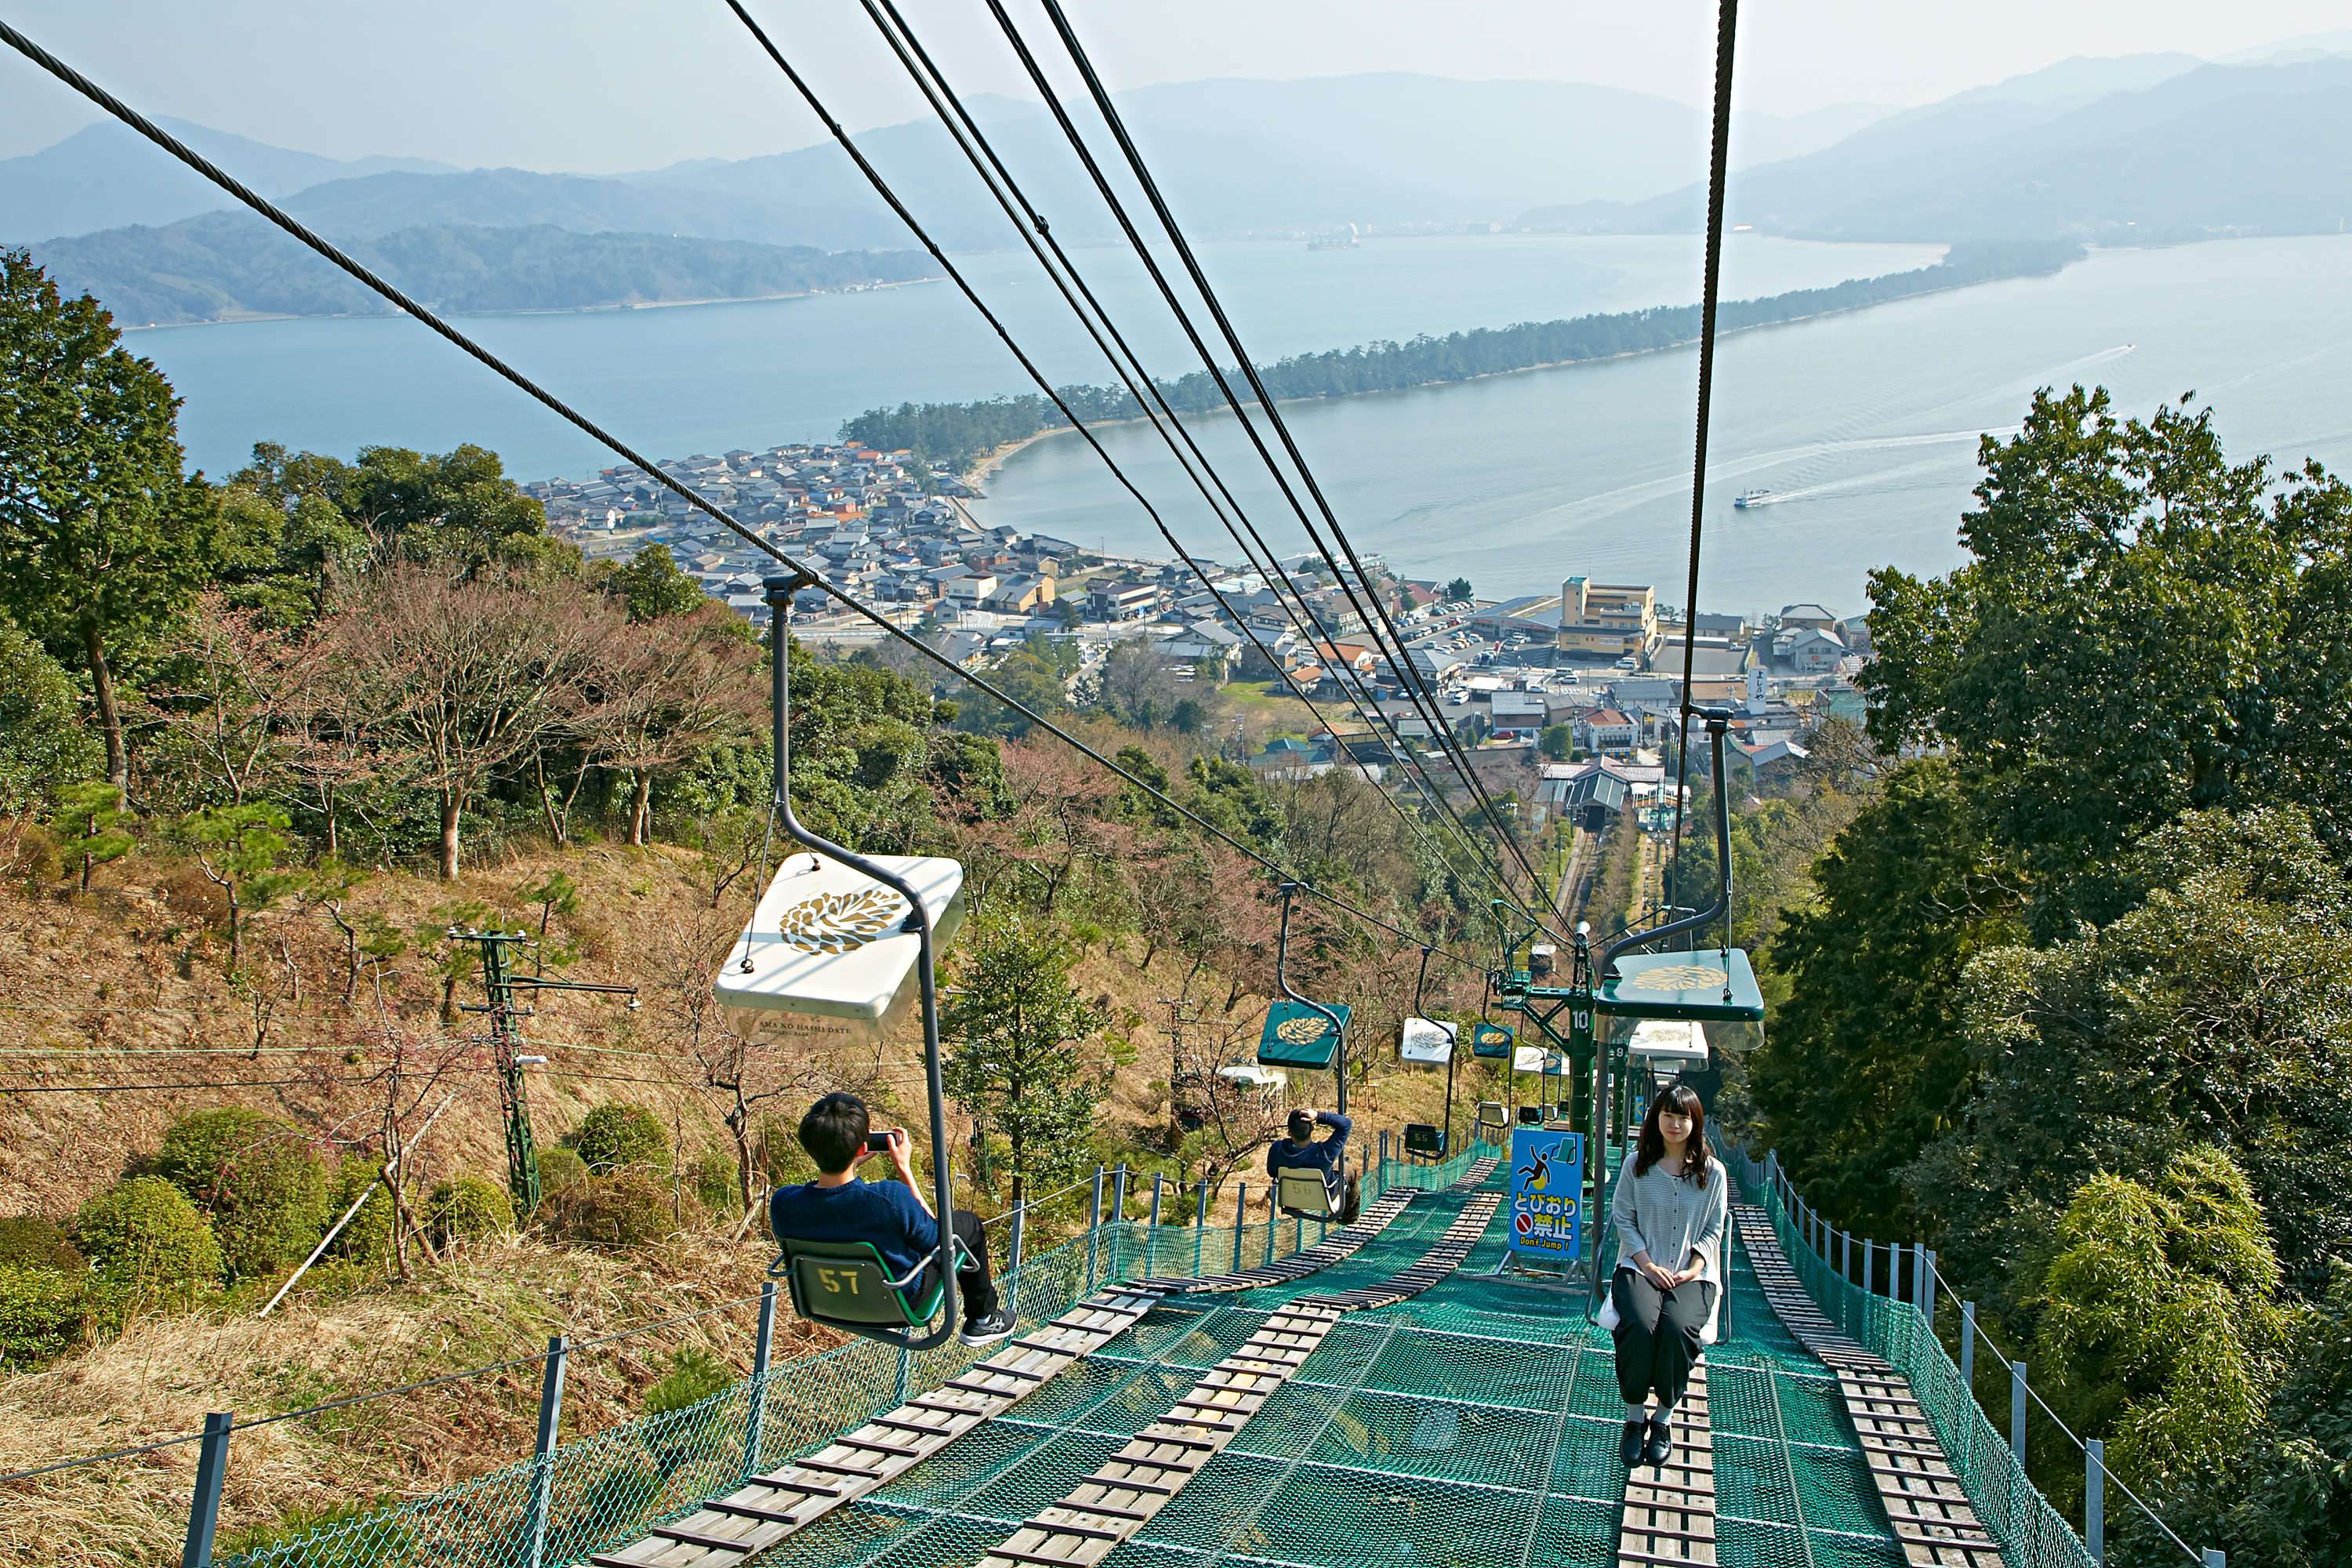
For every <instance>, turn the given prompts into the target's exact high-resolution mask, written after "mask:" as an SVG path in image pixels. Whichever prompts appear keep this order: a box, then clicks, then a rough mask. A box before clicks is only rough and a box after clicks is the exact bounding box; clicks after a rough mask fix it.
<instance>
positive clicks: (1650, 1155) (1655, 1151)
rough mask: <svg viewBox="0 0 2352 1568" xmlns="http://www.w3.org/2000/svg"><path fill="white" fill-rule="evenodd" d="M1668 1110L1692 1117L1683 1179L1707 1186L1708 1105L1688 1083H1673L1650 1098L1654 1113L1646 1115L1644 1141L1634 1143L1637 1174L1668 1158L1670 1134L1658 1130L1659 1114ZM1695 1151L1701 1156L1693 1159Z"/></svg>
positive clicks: (1697, 1185) (1696, 1184)
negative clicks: (1702, 1101) (1691, 1156)
mask: <svg viewBox="0 0 2352 1568" xmlns="http://www.w3.org/2000/svg"><path fill="white" fill-rule="evenodd" d="M1664 1110H1674V1111H1678V1112H1680V1113H1681V1114H1683V1115H1685V1116H1687V1117H1689V1118H1690V1119H1691V1130H1690V1142H1688V1143H1687V1144H1685V1145H1684V1148H1685V1158H1684V1160H1683V1180H1684V1181H1685V1182H1688V1183H1690V1184H1691V1185H1693V1186H1695V1187H1703V1186H1705V1185H1706V1106H1704V1105H1702V1104H1700V1103H1699V1098H1698V1091H1697V1090H1696V1089H1693V1088H1691V1086H1690V1085H1688V1084H1686V1083H1670V1084H1668V1085H1666V1087H1665V1088H1664V1089H1660V1090H1658V1098H1657V1099H1655V1100H1652V1101H1650V1113H1649V1114H1648V1115H1647V1116H1644V1117H1643V1118H1642V1140H1641V1142H1639V1143H1638V1144H1636V1145H1635V1146H1634V1152H1633V1173H1634V1174H1635V1175H1637V1176H1638V1175H1641V1174H1642V1173H1643V1172H1645V1171H1647V1170H1648V1169H1649V1168H1650V1167H1651V1166H1653V1165H1654V1164H1656V1163H1658V1162H1659V1161H1661V1160H1663V1159H1664V1158H1665V1157H1666V1135H1665V1134H1664V1133H1663V1132H1661V1131H1658V1114H1659V1112H1661V1111H1664ZM1693 1154H1695V1155H1696V1156H1697V1158H1696V1159H1691V1158H1689V1156H1690V1155H1693Z"/></svg>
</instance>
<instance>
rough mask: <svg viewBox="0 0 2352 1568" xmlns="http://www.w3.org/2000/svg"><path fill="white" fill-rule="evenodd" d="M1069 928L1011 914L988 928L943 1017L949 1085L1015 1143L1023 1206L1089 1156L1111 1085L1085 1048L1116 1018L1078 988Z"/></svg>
mask: <svg viewBox="0 0 2352 1568" xmlns="http://www.w3.org/2000/svg"><path fill="white" fill-rule="evenodd" d="M1070 959H1071V953H1070V948H1069V943H1068V941H1067V939H1066V937H1065V936H1064V935H1063V933H1062V931H1060V929H1059V928H1058V927H1056V926H1055V925H1053V924H1052V923H1050V922H1048V921H1042V920H1036V919H1031V918H1026V917H1021V916H1012V917H1006V918H1002V919H998V920H994V921H989V922H988V923H986V924H985V925H983V926H982V928H981V930H980V931H978V932H976V933H975V934H974V935H973V937H972V938H971V939H969V945H968V946H967V947H966V948H965V949H964V951H963V952H962V953H961V955H960V956H959V957H958V958H957V960H956V963H955V986H956V990H955V994H953V995H951V996H950V997H948V998H947V1003H946V1005H945V1006H944V1007H943V1008H942V1009H941V1012H940V1039H941V1040H942V1042H944V1043H945V1044H946V1045H947V1046H948V1047H949V1048H950V1051H951V1053H952V1054H951V1056H950V1060H949V1061H948V1064H947V1075H946V1081H947V1090H948V1093H949V1094H950V1095H952V1096H953V1097H954V1098H955V1100H956V1102H957V1103H958V1104H960V1105H961V1106H962V1107H963V1108H964V1109H965V1110H968V1111H970V1112H971V1115H972V1117H973V1118H974V1120H975V1121H977V1122H978V1123H979V1125H980V1129H981V1134H982V1137H983V1138H984V1137H986V1136H988V1135H989V1134H991V1133H996V1134H1001V1135H1002V1136H1003V1138H1004V1140H1005V1142H1007V1144H1009V1145H1010V1153H1009V1155H1008V1156H1007V1158H1006V1160H1005V1162H1004V1165H1003V1169H1005V1170H1006V1171H1008V1172H1010V1173H1011V1174H1012V1177H1013V1191H1012V1199H1011V1201H1013V1203H1019V1202H1021V1201H1022V1199H1023V1198H1024V1196H1025V1195H1026V1194H1028V1193H1029V1192H1030V1191H1031V1190H1032V1189H1033V1187H1034V1185H1037V1184H1044V1185H1047V1186H1052V1185H1056V1184H1059V1183H1060V1182H1062V1181H1064V1180H1066V1178H1068V1177H1070V1176H1071V1175H1073V1174H1075V1173H1076V1172H1077V1171H1078V1169H1079V1168H1080V1167H1081V1166H1083V1165H1084V1164H1085V1163H1086V1161H1087V1138H1088V1135H1089V1133H1090V1132H1091V1131H1092V1128H1093V1123H1094V1116H1095V1108H1096V1107H1097V1105H1099V1104H1100V1103H1101V1101H1102V1096H1103V1091H1104V1089H1105V1088H1106V1087H1107V1086H1106V1084H1105V1083H1104V1081H1103V1079H1100V1078H1098V1077H1097V1076H1096V1075H1095V1074H1093V1073H1092V1072H1091V1071H1090V1070H1089V1069H1088V1068H1087V1063H1086V1061H1085V1059H1084V1058H1083V1057H1082V1056H1081V1055H1080V1053H1079V1050H1078V1048H1077V1047H1079V1045H1080V1044H1081V1043H1082V1042H1083V1041H1085V1040H1086V1038H1087V1037H1088V1036H1090V1035H1093V1034H1095V1033H1097V1031H1099V1030H1100V1029H1101V1028H1102V1027H1103V1026H1104V1025H1105V1024H1106V1023H1107V1022H1108V1016H1106V1015H1105V1014H1103V1013H1102V1012H1101V1011H1099V1010H1098V1009H1097V1008H1095V1007H1092V1006H1090V1005H1087V1002H1086V1001H1085V1000H1084V999H1083V998H1082V997H1081V996H1080V995H1079V994H1078V992H1077V989H1076V987H1075V986H1073V985H1072V984H1070Z"/></svg>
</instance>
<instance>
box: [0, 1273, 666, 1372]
mask: <svg viewBox="0 0 2352 1568" xmlns="http://www.w3.org/2000/svg"><path fill="white" fill-rule="evenodd" d="M82 1289H83V1288H82V1281H81V1280H80V1279H77V1278H75V1277H74V1276H72V1275H69V1274H65V1273H61V1272H59V1271H58V1270H57V1269H55V1268H44V1267H41V1266H39V1265H37V1264H36V1265H26V1264H20V1263H0V1366H5V1367H7V1368H8V1369H10V1370H22V1369H24V1368H26V1367H33V1366H38V1365H40V1364H41V1363H43V1362H46V1361H50V1360H54V1359H55V1358H56V1357H58V1356H61V1355H63V1354H64V1353H65V1352H67V1351H68V1350H70V1349H72V1348H73V1342H74V1341H75V1339H76V1338H77V1337H79V1335H80V1333H81V1322H82ZM658 1386H660V1385H659V1384H656V1387H658Z"/></svg>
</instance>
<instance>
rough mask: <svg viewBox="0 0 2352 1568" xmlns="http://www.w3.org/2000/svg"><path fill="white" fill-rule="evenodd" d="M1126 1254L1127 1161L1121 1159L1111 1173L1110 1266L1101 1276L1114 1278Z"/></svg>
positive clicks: (1117, 1274)
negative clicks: (1115, 1169)
mask: <svg viewBox="0 0 2352 1568" xmlns="http://www.w3.org/2000/svg"><path fill="white" fill-rule="evenodd" d="M1126 1254H1127V1162H1126V1161H1124V1160H1121V1161H1120V1162H1119V1163H1118V1169H1117V1171H1116V1172H1114V1173H1113V1175H1112V1180H1111V1189H1110V1267H1109V1268H1106V1269H1105V1270H1103V1278H1104V1279H1118V1276H1119V1273H1120V1268H1119V1265H1120V1263H1121V1261H1122V1260H1123V1259H1124V1258H1125V1257H1126Z"/></svg>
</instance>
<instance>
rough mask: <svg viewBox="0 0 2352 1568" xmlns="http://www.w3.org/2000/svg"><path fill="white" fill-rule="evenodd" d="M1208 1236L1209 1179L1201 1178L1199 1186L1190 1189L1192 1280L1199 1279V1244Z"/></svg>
mask: <svg viewBox="0 0 2352 1568" xmlns="http://www.w3.org/2000/svg"><path fill="white" fill-rule="evenodd" d="M1208 1235H1209V1178H1208V1177H1206V1176H1203V1177H1202V1178H1201V1184H1200V1185H1199V1186H1197V1187H1194V1188H1193V1189H1192V1276H1193V1278H1194V1279H1198V1278H1200V1274H1201V1244H1202V1242H1203V1241H1205V1240H1207V1239H1208Z"/></svg>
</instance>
